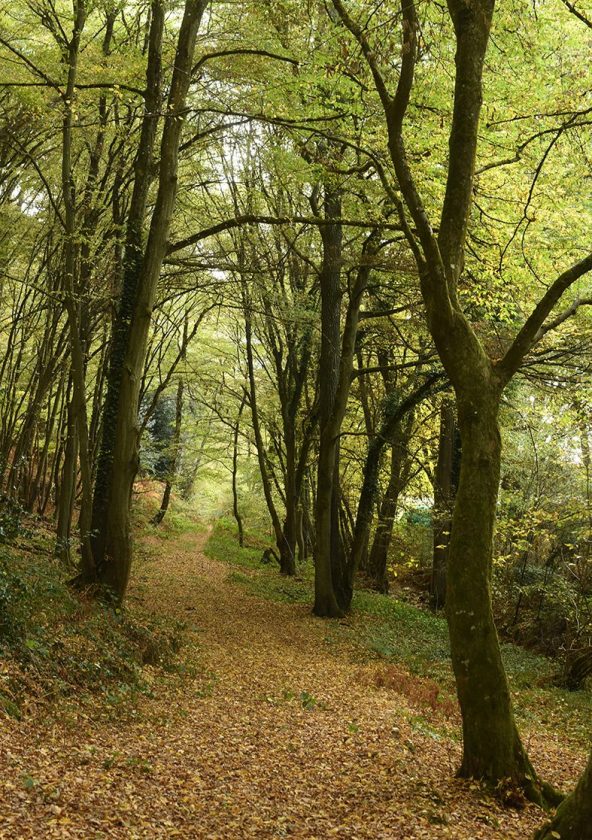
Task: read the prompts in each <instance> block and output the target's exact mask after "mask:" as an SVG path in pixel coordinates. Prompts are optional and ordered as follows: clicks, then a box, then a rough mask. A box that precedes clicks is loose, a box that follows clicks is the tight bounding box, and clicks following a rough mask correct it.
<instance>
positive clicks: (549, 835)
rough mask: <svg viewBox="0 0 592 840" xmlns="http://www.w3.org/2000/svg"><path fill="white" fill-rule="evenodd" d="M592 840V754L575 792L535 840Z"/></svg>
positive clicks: (562, 804)
mask: <svg viewBox="0 0 592 840" xmlns="http://www.w3.org/2000/svg"><path fill="white" fill-rule="evenodd" d="M557 837H560V838H561V840H592V753H591V754H590V758H589V760H588V765H587V767H586V769H585V770H584V773H583V775H582V776H581V778H580V781H579V782H578V784H577V786H576V788H575V790H574V791H573V793H571V794H570V795H569V796H568V797H567V799H564V801H563V802H562V803H561V804H560V806H559V808H558V809H557V813H556V814H555V816H554V818H553V819H552V820H551V822H550V823H547V825H545V826H543V828H541V829H540V831H538V832H537V834H536V835H535V840H553V838H557Z"/></svg>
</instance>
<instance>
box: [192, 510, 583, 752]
mask: <svg viewBox="0 0 592 840" xmlns="http://www.w3.org/2000/svg"><path fill="white" fill-rule="evenodd" d="M247 542H248V545H247V546H246V547H245V548H242V549H241V548H239V546H238V544H237V541H236V534H235V529H234V527H233V524H232V523H231V522H229V521H228V520H220V521H219V522H218V523H216V526H215V527H214V530H213V531H212V535H211V537H210V539H209V540H208V543H207V545H206V549H205V550H206V553H207V554H208V555H209V556H210V557H212V558H214V559H217V560H220V561H222V562H225V563H227V564H228V565H229V567H230V571H229V579H230V580H231V581H232V582H233V583H236V584H237V585H240V586H242V587H243V588H244V589H246V590H247V591H248V592H249V593H250V594H252V595H254V596H257V597H260V598H265V599H268V600H272V601H278V602H284V603H299V604H312V599H313V570H312V564H307V565H306V566H305V567H304V568H302V569H300V570H299V573H298V575H297V577H296V578H292V579H289V578H283V577H280V575H279V574H278V569H277V566H275V565H265V564H262V563H261V556H262V551H263V548H264V547H265V546H266V545H267V544H268V543H267V542H266V541H265V539H263V538H261V537H257V536H256V537H254V538H250V539H249V540H247ZM326 641H327V642H328V643H329V644H331V643H339V642H341V641H343V642H347V643H349V644H351V645H352V646H354V647H355V648H356V651H357V654H358V655H359V657H360V658H361V659H362V660H368V661H370V660H372V659H376V660H381V661H383V662H384V663H385V664H387V663H388V664H400V665H403V666H404V667H405V668H406V669H408V670H409V671H410V672H411V673H412V674H415V675H417V676H418V677H421V678H430V679H433V680H436V681H437V682H438V684H439V685H440V686H441V687H442V689H443V691H444V693H445V695H446V694H451V693H453V691H454V681H453V676H452V670H451V667H450V648H449V643H448V632H447V628H446V621H445V619H444V617H442V616H440V615H434V614H432V613H430V612H429V611H427V610H423V609H420V608H418V607H416V606H414V605H412V604H409V603H406V602H405V601H402V600H398V599H396V598H393V597H389V596H385V595H379V594H377V593H374V592H369V591H366V590H360V591H358V592H356V593H355V596H354V600H353V605H352V613H351V615H350V616H348V618H347V620H346V621H343V622H332V623H330V624H329V626H328V629H327V639H326ZM502 653H503V657H504V663H505V666H506V671H507V673H508V678H509V680H510V687H511V690H512V694H513V697H514V701H515V706H516V716H517V718H518V719H519V721H520V722H521V725H523V726H526V727H528V728H533V729H535V728H536V729H541V728H543V729H548V730H549V731H553V732H555V733H556V732H557V731H561V732H562V734H563V735H564V737H565V738H566V739H567V740H570V741H572V742H574V743H576V744H577V745H583V746H587V744H588V741H589V729H590V724H589V721H590V717H591V714H592V694H591V692H590V691H588V690H586V691H577V692H568V691H565V690H562V689H559V688H555V687H553V686H551V685H550V678H551V676H552V675H553V674H554V673H555V672H556V670H557V665H556V663H554V662H553V661H552V660H551V659H548V658H547V657H544V656H539V655H536V654H533V653H531V652H529V651H527V650H524V649H523V648H520V647H518V646H516V645H511V644H504V645H503V646H502Z"/></svg>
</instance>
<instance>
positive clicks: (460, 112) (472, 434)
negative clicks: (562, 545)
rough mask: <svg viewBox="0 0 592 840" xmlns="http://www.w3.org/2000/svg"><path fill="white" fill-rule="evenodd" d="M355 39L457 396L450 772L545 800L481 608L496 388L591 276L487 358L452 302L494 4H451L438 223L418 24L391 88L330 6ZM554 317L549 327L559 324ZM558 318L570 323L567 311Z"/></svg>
mask: <svg viewBox="0 0 592 840" xmlns="http://www.w3.org/2000/svg"><path fill="white" fill-rule="evenodd" d="M333 7H334V8H335V10H336V12H337V14H338V15H339V19H340V20H341V22H342V24H343V26H345V28H346V29H347V30H348V31H349V32H350V33H351V35H352V37H353V38H354V39H355V41H356V42H357V44H358V46H359V49H360V53H361V55H362V56H363V58H364V60H365V62H366V64H367V66H368V67H369V69H370V72H371V75H372V79H373V83H374V86H375V89H376V91H377V93H378V96H379V98H380V102H381V105H382V108H383V112H384V116H385V122H386V127H387V131H388V150H389V154H390V158H391V161H392V164H393V167H394V171H395V173H396V178H397V185H398V188H399V190H400V192H401V196H402V199H401V201H400V202H399V205H398V207H399V217H400V221H401V225H402V226H403V227H404V229H405V231H406V235H407V239H408V243H409V247H410V248H411V250H412V253H413V255H414V258H415V261H416V264H417V271H418V278H419V282H420V288H421V292H422V296H423V300H424V306H425V313H426V320H427V324H428V327H429V330H430V333H431V335H432V337H433V340H434V343H435V345H436V348H437V350H438V353H439V355H440V359H441V360H442V364H443V366H444V368H445V370H446V373H447V374H448V377H449V378H450V381H451V383H452V385H453V387H454V390H455V394H456V403H457V411H458V424H459V430H460V435H461V440H462V461H461V470H460V477H459V487H458V492H457V497H456V503H455V509H454V517H453V524H452V535H451V540H450V549H449V558H448V584H447V617H448V624H449V631H450V641H451V653H452V663H453V668H454V673H455V677H456V685H457V692H458V697H459V702H460V706H461V712H462V717H463V759H462V765H461V768H460V773H461V775H463V776H467V777H477V778H483V779H486V780H488V781H490V782H492V783H494V784H498V783H499V782H500V781H502V780H510V781H511V782H512V783H513V784H516V785H518V786H520V787H521V788H522V789H523V790H524V791H525V792H526V794H527V795H528V796H529V797H531V798H533V799H535V800H537V801H539V802H542V801H544V800H545V799H546V798H549V799H553V798H554V794H553V791H552V790H551V789H550V788H549V787H548V786H547V785H545V784H544V783H542V782H540V781H539V780H538V778H537V776H536V774H535V772H534V770H533V768H532V766H531V763H530V761H529V759H528V756H527V754H526V751H525V749H524V747H523V745H522V742H521V740H520V736H519V734H518V730H517V728H516V724H515V721H514V716H513V711H512V703H511V698H510V691H509V687H508V682H507V678H506V674H505V671H504V666H503V663H502V658H501V653H500V646H499V641H498V637H497V632H496V628H495V625H494V621H493V616H492V611H491V593H490V578H491V562H492V546H493V534H494V524H495V514H496V501H497V494H498V489H499V477H500V460H501V438H500V431H499V423H498V414H499V406H500V400H501V395H502V393H503V391H504V388H505V387H506V386H507V384H508V383H509V382H510V381H511V379H512V377H513V376H514V375H515V374H516V372H517V371H518V369H519V367H520V365H521V364H522V362H523V361H524V359H525V358H526V356H527V355H528V353H529V352H530V351H531V350H532V349H533V348H534V347H535V346H536V344H537V343H538V342H539V341H540V340H541V339H542V338H543V336H544V335H545V334H546V333H547V332H548V330H549V329H550V328H551V327H552V326H553V323H552V322H549V321H548V318H549V316H550V314H551V312H552V311H553V309H554V307H555V306H556V305H557V303H558V302H559V301H560V299H561V297H562V295H563V294H564V293H565V292H566V291H567V290H568V289H569V288H570V287H571V286H572V285H573V284H574V283H576V281H577V280H578V279H579V278H580V277H582V276H583V275H585V274H586V273H587V272H589V271H590V270H591V269H592V254H588V255H587V256H585V257H584V258H583V259H581V260H578V261H577V262H575V263H574V264H572V265H571V266H569V267H568V268H566V269H565V271H563V272H562V273H561V274H560V275H559V276H558V277H556V278H555V279H554V280H552V281H551V282H550V283H549V285H548V288H547V290H546V292H545V293H544V294H543V296H542V297H541V298H540V300H539V301H538V303H537V304H536V305H535V307H534V309H533V310H532V312H531V314H530V315H529V316H528V317H527V319H526V320H525V322H524V323H523V325H522V327H521V328H520V330H519V331H518V333H517V334H516V335H515V337H514V338H513V340H511V341H510V342H509V345H508V346H507V347H505V348H504V350H503V353H502V354H501V357H492V356H491V355H490V354H489V352H488V350H487V347H486V346H485V345H484V343H483V341H482V340H481V339H480V338H479V336H478V335H477V333H476V332H475V330H474V329H473V327H472V325H471V323H470V320H469V318H468V317H467V315H466V313H465V311H464V309H463V305H462V302H461V299H460V298H459V294H458V285H459V280H460V278H461V277H462V275H463V271H464V267H465V249H466V240H467V230H468V227H469V221H470V213H471V207H472V203H473V185H474V178H475V159H476V151H477V138H478V129H479V120H480V112H481V105H482V100H483V67H484V61H485V56H486V52H487V47H488V43H489V36H490V30H491V26H492V21H493V15H494V7H495V3H494V2H493V0H474V2H466V0H449V2H448V13H449V16H450V20H451V22H452V25H453V29H454V38H455V47H456V59H455V63H456V74H455V87H454V100H453V113H452V124H451V128H450V134H449V157H448V161H447V162H446V164H445V167H446V188H445V193H444V198H443V201H442V204H441V207H440V212H439V219H438V221H437V223H434V222H432V221H430V215H431V213H430V210H429V209H428V208H427V206H426V203H425V201H424V199H423V197H422V195H421V189H420V186H419V185H418V183H417V180H416V178H415V177H414V174H413V169H412V166H411V165H410V162H409V154H408V149H407V145H406V142H405V133H404V127H405V118H406V115H407V111H408V107H409V103H410V99H411V94H412V90H413V83H414V76H415V71H416V65H417V61H418V55H419V32H420V23H419V18H418V13H417V8H416V5H415V3H414V2H413V0H402V2H401V7H400V8H401V33H402V35H401V38H402V42H401V62H400V72H399V78H398V80H397V82H396V85H395V87H394V88H391V84H392V83H391V80H390V78H389V75H388V74H387V73H386V72H385V70H384V69H383V67H381V66H380V64H379V61H378V59H377V56H376V53H375V51H374V49H373V45H372V42H371V38H370V35H369V34H368V32H367V31H366V30H365V28H364V27H363V26H362V25H360V23H359V22H358V21H357V20H356V18H355V17H354V16H353V15H352V13H350V11H349V10H348V8H347V4H346V3H343V2H341V0H333ZM563 317H564V316H563V315H559V316H558V318H557V319H556V321H558V322H559V323H561V322H562V318H563ZM565 317H568V316H567V314H565Z"/></svg>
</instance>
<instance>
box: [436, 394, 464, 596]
mask: <svg viewBox="0 0 592 840" xmlns="http://www.w3.org/2000/svg"><path fill="white" fill-rule="evenodd" d="M460 452H461V449H460V435H459V431H458V425H457V422H456V408H455V405H454V402H453V401H452V400H450V399H445V400H444V401H443V402H442V405H441V407H440V435H439V439H438V457H437V460H436V469H435V471H434V507H433V516H432V520H433V555H432V577H431V581H430V606H431V607H432V609H434V610H437V609H441V608H442V607H443V606H444V603H445V601H446V572H447V568H448V546H449V545H450V534H451V531H452V510H453V506H454V499H455V496H456V490H457V487H458V478H459V471H460Z"/></svg>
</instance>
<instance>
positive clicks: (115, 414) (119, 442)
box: [93, 0, 207, 601]
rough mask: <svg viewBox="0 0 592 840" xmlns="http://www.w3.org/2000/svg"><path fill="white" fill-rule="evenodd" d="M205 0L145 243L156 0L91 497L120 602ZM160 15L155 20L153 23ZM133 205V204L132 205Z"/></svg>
mask: <svg viewBox="0 0 592 840" xmlns="http://www.w3.org/2000/svg"><path fill="white" fill-rule="evenodd" d="M206 6H207V0H186V3H185V8H184V12H183V19H182V21H181V26H180V30H179V36H178V40H177V50H176V55H175V60H174V69H173V76H172V80H171V84H170V89H169V94H168V100H167V107H166V109H165V111H166V115H165V117H164V127H163V133H162V139H161V143H160V164H159V169H158V190H157V195H156V201H155V204H154V210H153V212H152V217H151V221H150V230H149V234H148V238H147V241H146V246H145V248H144V247H143V243H142V225H143V221H144V213H145V208H146V201H147V191H148V186H149V184H150V178H151V176H150V168H151V162H152V150H153V145H154V138H155V133H156V122H157V120H158V115H159V113H160V110H161V108H160V102H159V101H156V102H153V103H152V107H154V108H155V109H156V110H155V111H154V112H152V111H150V102H151V101H152V99H154V98H156V99H157V100H158V99H159V98H160V97H159V90H160V61H161V44H162V31H163V26H164V8H163V4H162V3H161V2H159V1H158V0H155V2H153V7H152V14H153V18H152V26H151V29H150V49H149V59H148V75H147V96H146V105H147V111H146V113H145V117H144V122H143V125H142V134H141V140H140V148H139V152H138V156H137V159H136V164H135V176H136V180H135V182H134V196H133V198H132V204H133V207H134V211H133V213H132V217H131V220H130V225H131V229H129V227H130V226H129V225H128V234H127V235H128V241H127V244H126V260H127V262H128V264H127V266H126V271H125V277H124V288H123V292H122V296H121V301H120V311H119V313H118V318H117V325H116V331H115V333H116V334H115V336H114V344H113V350H112V358H111V363H110V370H109V381H108V388H107V397H106V404H105V410H104V425H103V441H102V446H101V453H100V458H99V467H98V470H97V480H96V483H95V498H94V502H93V541H94V542H93V551H94V553H95V560H96V566H97V573H98V580H99V583H100V584H101V587H102V588H103V589H104V590H105V591H106V592H107V593H109V594H110V596H111V597H112V598H113V599H114V600H115V601H121V600H122V599H123V597H124V595H125V591H126V589H127V584H128V579H129V573H130V568H131V559H132V554H131V533H130V508H131V497H132V489H133V483H134V479H135V477H136V473H137V470H138V462H139V456H138V447H139V438H140V426H139V423H138V404H139V395H140V388H141V382H142V373H143V369H144V362H145V358H146V346H147V340H148V331H149V328H150V321H151V317H152V310H153V307H154V300H155V295H156V289H157V284H158V280H159V276H160V270H161V267H162V263H163V259H164V257H165V254H166V249H167V239H168V233H169V227H170V223H171V218H172V215H173V210H174V206H175V198H176V190H177V172H178V154H179V145H180V139H181V131H182V127H183V121H184V120H183V117H184V111H185V100H186V96H187V91H188V89H189V83H190V78H191V67H192V64H193V53H194V49H195V41H196V37H197V31H198V28H199V25H200V22H201V18H202V15H203V12H204V10H205V7H206ZM155 21H156V22H155ZM151 85H152V86H151ZM130 212H131V211H130Z"/></svg>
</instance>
